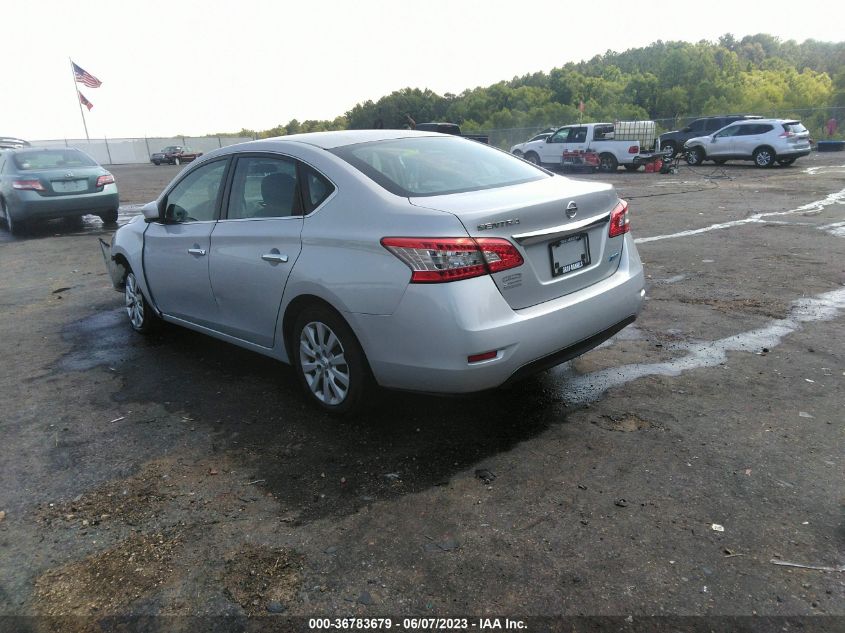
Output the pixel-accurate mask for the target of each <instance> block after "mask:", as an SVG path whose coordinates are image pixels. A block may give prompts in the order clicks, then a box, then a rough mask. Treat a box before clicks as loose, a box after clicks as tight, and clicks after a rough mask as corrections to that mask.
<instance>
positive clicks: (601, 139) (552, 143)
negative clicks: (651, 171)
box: [520, 121, 659, 172]
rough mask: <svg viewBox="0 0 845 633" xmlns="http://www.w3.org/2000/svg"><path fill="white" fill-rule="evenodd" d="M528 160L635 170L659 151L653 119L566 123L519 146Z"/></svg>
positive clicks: (609, 170) (541, 163)
mask: <svg viewBox="0 0 845 633" xmlns="http://www.w3.org/2000/svg"><path fill="white" fill-rule="evenodd" d="M520 150H521V154H522V156H523V157H524V158H525V160H528V161H531V162H532V163H535V164H537V165H543V166H549V167H564V168H565V167H570V166H572V167H576V166H582V167H584V166H586V167H591V166H595V168H597V169H598V170H599V171H606V172H615V171H616V170H617V169H618V168H619V165H624V166H625V169H628V170H630V171H635V170H637V169H639V168H640V166H641V165H644V164H645V163H647V162H648V161H649V160H651V159H652V157H653V156H654V155H655V152H658V151H659V146H658V143H657V135H656V126H655V123H654V121H619V122H617V123H584V124H578V125H565V126H563V127H562V128H559V129H558V130H557V131H556V132H555V133H554V134H552V135H551V136H549V137H548V138H546V139H544V140H537V141H531V142H529V143H524V144H523V145H522V146H520Z"/></svg>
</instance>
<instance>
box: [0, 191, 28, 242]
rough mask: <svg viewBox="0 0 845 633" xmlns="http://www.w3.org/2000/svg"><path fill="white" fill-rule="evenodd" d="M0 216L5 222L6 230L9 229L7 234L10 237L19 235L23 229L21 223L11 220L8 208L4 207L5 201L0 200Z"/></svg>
mask: <svg viewBox="0 0 845 633" xmlns="http://www.w3.org/2000/svg"><path fill="white" fill-rule="evenodd" d="M0 214H2V215H3V218H4V219H5V220H6V228H7V229H9V233H11V234H12V235H20V234H21V231H22V230H23V228H24V224H23V222H20V221H18V222H16V221H15V220H14V219H13V218H12V212H11V211H9V207H7V206H6V201H5V200H3V199H2V198H0Z"/></svg>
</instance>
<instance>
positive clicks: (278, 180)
mask: <svg viewBox="0 0 845 633" xmlns="http://www.w3.org/2000/svg"><path fill="white" fill-rule="evenodd" d="M301 214H302V205H301V203H300V194H299V186H298V178H297V173H296V163H295V162H294V161H293V160H292V159H290V158H281V157H279V158H276V157H267V156H242V157H241V158H239V159H238V164H237V167H236V168H235V175H234V178H233V179H232V193H231V194H230V195H229V209H228V213H227V216H226V217H227V218H228V219H230V220H241V219H248V218H286V217H290V216H292V215H301Z"/></svg>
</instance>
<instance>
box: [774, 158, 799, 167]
mask: <svg viewBox="0 0 845 633" xmlns="http://www.w3.org/2000/svg"><path fill="white" fill-rule="evenodd" d="M794 162H795V159H794V158H778V165H780V166H781V167H789V166H790V165H791V164H792V163H794Z"/></svg>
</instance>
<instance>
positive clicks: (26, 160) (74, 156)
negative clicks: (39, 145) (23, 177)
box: [15, 149, 97, 171]
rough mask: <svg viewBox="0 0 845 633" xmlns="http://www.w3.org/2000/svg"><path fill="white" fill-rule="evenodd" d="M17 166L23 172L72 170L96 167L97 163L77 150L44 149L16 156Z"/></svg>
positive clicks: (20, 153)
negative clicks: (74, 168) (73, 168)
mask: <svg viewBox="0 0 845 633" xmlns="http://www.w3.org/2000/svg"><path fill="white" fill-rule="evenodd" d="M15 166H17V168H18V169H20V170H22V171H30V170H36V169H70V168H72V167H96V166H97V163H96V161H94V159H93V158H91V157H90V156H88V155H87V154H83V153H82V152H79V151H77V150H75V149H42V150H35V151H32V152H19V153H17V154H15Z"/></svg>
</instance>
